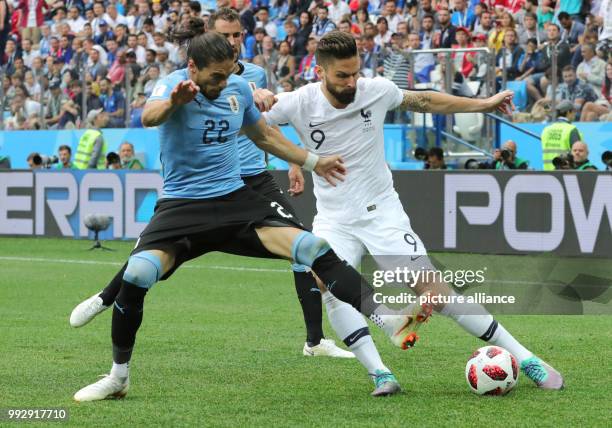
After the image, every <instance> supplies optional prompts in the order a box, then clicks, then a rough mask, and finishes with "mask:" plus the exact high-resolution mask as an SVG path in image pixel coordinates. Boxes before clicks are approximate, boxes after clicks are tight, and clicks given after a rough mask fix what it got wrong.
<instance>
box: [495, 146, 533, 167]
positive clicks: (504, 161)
mask: <svg viewBox="0 0 612 428" xmlns="http://www.w3.org/2000/svg"><path fill="white" fill-rule="evenodd" d="M516 151H517V149H516V143H515V142H514V141H512V140H508V141H506V142H505V143H504V144H503V145H502V147H501V149H495V151H494V152H493V159H494V162H493V165H492V167H493V169H527V167H528V166H529V162H528V161H526V160H525V159H521V158H519V157H518V156H516Z"/></svg>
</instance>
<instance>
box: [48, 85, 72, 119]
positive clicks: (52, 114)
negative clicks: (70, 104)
mask: <svg viewBox="0 0 612 428" xmlns="http://www.w3.org/2000/svg"><path fill="white" fill-rule="evenodd" d="M45 99H46V100H47V104H46V109H45V123H46V124H47V128H51V129H58V128H59V121H60V119H61V118H62V115H63V114H64V110H62V104H63V103H65V102H66V100H67V97H66V95H64V94H63V93H62V89H61V82H60V81H59V80H53V81H51V82H50V84H49V94H48V95H47V96H45ZM59 129H61V128H59Z"/></svg>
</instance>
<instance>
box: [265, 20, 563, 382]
mask: <svg viewBox="0 0 612 428" xmlns="http://www.w3.org/2000/svg"><path fill="white" fill-rule="evenodd" d="M316 57H317V66H316V72H317V74H318V75H319V77H320V80H321V82H319V83H312V84H309V85H306V86H304V87H302V88H300V89H298V90H296V91H294V92H289V93H283V94H279V95H278V96H277V102H276V104H274V106H273V107H272V108H271V110H270V111H269V112H267V113H266V115H265V116H266V120H267V122H268V123H269V124H270V125H280V124H286V123H288V124H291V125H292V126H293V127H294V128H295V130H296V131H297V133H298V135H299V136H300V139H301V141H302V142H303V143H304V145H305V147H306V149H308V150H309V151H310V152H313V153H316V154H318V155H321V156H325V155H328V154H332V153H337V154H340V155H341V156H342V158H343V160H344V163H345V165H346V167H347V170H348V171H349V173H348V175H347V179H346V180H345V181H344V182H343V183H340V184H339V185H338V186H337V187H332V186H330V185H329V184H328V183H326V182H325V180H324V179H322V178H320V177H317V176H313V181H314V193H315V196H316V199H317V215H316V217H315V219H314V223H313V233H315V234H316V235H317V236H320V237H322V238H324V239H326V240H327V242H328V243H329V244H330V245H331V247H332V248H333V249H334V251H336V253H337V254H338V255H339V256H340V257H341V258H343V259H344V260H345V261H347V262H348V263H349V264H351V265H352V266H354V267H356V266H357V265H358V264H359V263H360V261H361V257H362V256H363V255H364V253H365V252H366V251H368V252H369V253H370V254H371V255H372V256H374V258H375V259H376V257H377V256H403V258H404V259H405V265H409V266H410V267H411V268H412V269H415V268H417V266H415V262H416V263H419V266H418V268H421V267H426V268H427V269H433V267H432V266H431V264H430V262H429V259H428V258H427V252H426V249H425V247H424V246H423V243H422V242H421V240H420V239H419V237H418V235H417V234H416V233H414V231H413V230H412V228H411V226H410V220H409V218H408V216H407V215H406V213H405V212H404V209H403V207H402V204H401V202H400V200H399V197H398V195H397V193H396V192H395V190H394V188H393V179H392V176H391V172H390V171H389V168H388V167H387V165H386V163H385V155H384V134H383V123H384V118H385V114H386V113H387V111H389V110H393V109H396V108H400V109H403V110H412V111H417V112H431V113H442V114H450V113H456V112H489V111H495V110H499V111H507V110H508V109H509V108H511V107H512V101H511V99H512V95H513V93H512V92H511V91H503V92H501V93H498V94H496V95H495V96H493V97H490V98H486V99H472V98H462V97H455V96H452V95H448V94H443V93H439V92H435V91H405V90H401V89H399V88H398V87H397V86H396V85H395V84H394V83H392V82H391V81H389V80H387V79H384V78H382V77H376V78H360V77H359V70H360V59H359V55H358V53H357V48H356V45H355V41H354V38H353V37H352V36H351V35H347V34H343V33H341V32H338V31H334V32H330V33H328V34H326V35H325V36H324V37H323V38H321V40H320V41H319V45H318V48H317V51H316ZM378 260H380V261H383V260H385V257H380V258H379V259H378ZM383 263H384V262H383ZM415 291H416V293H417V294H419V295H422V294H423V293H433V294H436V295H437V294H442V295H452V294H454V291H453V290H452V289H451V288H450V287H449V286H448V285H446V284H444V283H439V282H435V281H433V282H429V283H426V282H424V281H421V282H420V283H418V284H416V286H415ZM434 309H435V310H436V311H437V312H439V313H440V314H442V315H444V316H447V317H450V318H452V319H454V320H455V321H456V322H457V323H458V324H459V325H460V326H461V327H463V328H464V329H465V330H466V331H468V332H469V333H470V334H472V335H474V336H476V337H479V338H480V339H482V340H485V341H487V342H489V343H490V344H493V345H498V346H501V347H503V348H506V349H507V350H508V351H510V352H511V353H512V354H514V356H515V357H516V358H517V359H518V360H519V362H520V364H521V369H522V370H523V372H524V373H525V375H527V376H528V377H529V378H530V379H532V380H533V381H534V382H535V383H536V384H537V385H538V386H539V387H541V388H544V389H560V388H562V387H563V377H562V376H561V375H560V373H558V372H557V371H556V370H555V369H554V368H552V367H551V366H550V365H548V364H546V363H545V362H544V361H542V360H541V359H539V358H538V357H536V356H535V355H534V354H533V353H532V352H530V351H529V350H528V349H526V348H525V347H524V346H523V345H521V344H520V343H519V342H518V341H517V340H516V339H515V338H514V337H513V336H512V335H511V334H510V333H509V332H508V331H507V330H506V329H505V328H504V327H503V326H502V325H501V324H499V323H498V322H497V321H496V320H495V319H494V318H493V316H492V315H491V314H490V313H488V312H487V311H486V309H485V308H483V307H482V306H480V305H476V304H459V303H450V304H446V305H443V304H440V305H436V306H435V307H434ZM393 318H394V316H392V315H388V316H383V317H381V316H380V314H372V315H370V319H371V320H372V321H374V322H375V323H376V324H377V325H379V326H380V327H383V329H385V324H386V323H389V322H392V321H393ZM337 333H338V335H339V336H340V337H344V335H343V332H337Z"/></svg>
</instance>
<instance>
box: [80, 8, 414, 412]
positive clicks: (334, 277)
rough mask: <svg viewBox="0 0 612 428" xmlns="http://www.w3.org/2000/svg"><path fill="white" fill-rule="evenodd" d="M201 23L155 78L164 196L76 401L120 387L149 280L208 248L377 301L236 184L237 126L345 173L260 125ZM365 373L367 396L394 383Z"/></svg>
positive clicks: (299, 161) (152, 113)
mask: <svg viewBox="0 0 612 428" xmlns="http://www.w3.org/2000/svg"><path fill="white" fill-rule="evenodd" d="M191 21H194V19H193V18H192V19H191ZM200 23H201V20H198V26H193V27H192V28H191V29H190V31H191V32H192V33H193V36H192V38H191V39H190V40H189V46H188V49H187V57H188V63H187V68H186V69H182V70H178V71H176V72H174V73H172V74H170V75H169V76H167V77H166V78H164V79H162V80H161V81H160V82H158V83H157V85H156V87H155V88H154V89H153V93H152V96H151V98H150V99H149V100H148V101H147V104H146V105H145V108H144V111H143V115H142V120H143V124H144V125H145V126H159V131H160V137H161V161H162V167H163V177H164V185H163V197H162V198H161V199H160V200H158V202H157V205H156V208H155V213H154V215H153V218H152V219H151V221H150V222H149V224H148V226H147V227H146V228H145V230H144V231H143V232H142V234H141V236H140V238H139V240H138V242H137V244H136V247H135V248H134V250H133V251H132V254H131V256H130V257H129V259H128V263H127V267H126V269H125V271H124V273H123V276H122V284H121V289H120V291H119V294H118V295H117V298H116V299H115V303H114V307H113V319H112V335H111V336H112V342H113V366H112V369H111V372H110V374H109V375H108V376H105V377H104V378H103V379H101V380H100V381H98V382H96V383H94V384H91V385H89V386H86V387H85V388H82V389H81V390H79V391H78V392H77V393H76V394H75V396H74V399H75V400H76V401H95V400H102V399H105V398H107V397H112V396H114V397H123V396H125V395H126V394H127V391H128V389H129V368H128V365H129V362H130V360H131V356H132V351H133V348H134V344H135V341H136V333H137V331H138V329H139V327H140V324H141V322H142V318H143V308H144V299H145V295H146V294H147V292H148V290H149V288H151V287H152V286H153V285H154V284H155V283H156V282H158V281H159V280H165V279H167V278H169V277H170V276H171V275H172V273H173V272H174V271H175V270H176V269H177V268H178V267H179V266H180V265H181V264H182V263H184V262H186V261H188V260H191V259H193V258H196V257H199V256H200V255H203V254H206V253H207V252H210V251H223V252H228V253H233V254H240V255H245V256H251V257H264V258H284V259H287V260H292V261H293V262H295V263H298V264H303V265H306V266H308V267H309V268H311V269H312V271H313V272H314V273H316V275H317V276H318V277H319V278H320V279H321V280H322V281H323V283H324V284H326V286H327V289H328V290H329V291H330V292H331V293H332V294H333V295H334V296H335V297H337V298H339V299H340V300H342V301H344V302H347V303H349V304H351V305H352V306H353V307H354V308H356V309H357V310H359V311H360V312H361V313H362V314H364V315H365V316H368V317H369V316H370V315H372V314H374V313H377V311H379V310H380V309H381V308H379V306H378V305H377V304H376V303H375V298H374V290H373V289H372V287H371V286H370V285H369V284H368V283H367V282H366V281H365V280H364V278H362V277H361V275H359V273H358V272H357V271H356V270H355V269H353V268H351V267H350V266H348V265H347V264H346V263H344V262H342V261H341V260H340V259H339V258H338V256H337V255H336V254H335V253H334V251H333V250H332V249H331V248H330V247H329V245H328V244H327V242H326V241H325V240H323V239H320V238H317V237H316V236H315V235H313V234H312V233H311V232H309V231H306V230H304V229H303V226H302V225H301V224H300V223H299V221H297V220H296V219H295V217H294V216H293V215H292V214H291V213H289V212H288V211H287V210H286V209H285V207H283V206H282V205H281V204H279V203H278V202H277V201H273V200H271V199H268V198H266V197H265V196H263V195H261V194H259V193H257V192H255V191H254V190H252V189H251V188H249V187H248V186H246V185H245V184H244V182H243V180H242V179H241V175H240V174H241V171H240V159H239V154H238V146H237V142H236V137H237V135H238V133H239V132H240V130H241V129H242V130H243V131H244V132H245V133H246V135H247V136H248V137H249V138H250V139H251V140H252V141H253V142H254V143H255V144H257V146H258V147H260V148H261V149H263V150H265V151H268V152H270V153H272V154H274V155H276V156H278V157H280V158H281V159H284V160H286V161H287V162H290V163H293V164H296V165H301V166H302V167H303V168H304V169H306V170H309V171H314V172H315V173H316V174H318V175H320V176H321V177H324V178H325V179H326V180H328V181H329V183H330V184H335V183H336V182H337V181H338V180H343V177H344V174H345V173H346V171H345V169H344V167H343V165H342V160H341V158H340V157H339V156H329V157H319V156H317V155H315V154H313V153H310V152H307V151H305V150H303V149H301V148H299V147H297V146H295V145H293V144H292V143H291V142H290V141H288V140H287V139H285V138H284V137H283V136H282V134H281V133H280V132H279V131H278V130H275V129H273V128H270V127H268V126H267V125H266V123H265V121H264V120H263V118H262V117H261V115H260V114H259V111H258V110H257V108H256V107H255V106H254V104H253V95H252V93H251V88H250V87H249V86H248V83H247V82H246V81H245V80H244V79H242V78H241V77H238V76H236V75H233V74H232V72H233V70H234V67H235V62H234V52H233V50H232V47H231V45H230V43H229V42H228V41H227V40H226V39H225V37H223V36H222V35H220V34H218V33H215V32H212V33H207V34H202V33H203V30H204V26H203V23H201V25H200ZM403 330H404V329H403V328H402V329H401V330H398V331H397V332H393V333H392V334H389V336H390V337H392V336H394V335H395V336H397V335H398V334H402V332H403ZM363 335H369V332H368V330H367V327H366V328H364V329H361V330H360V331H358V332H356V334H355V337H354V339H355V340H356V339H359V338H360V337H362V336H363ZM373 377H374V379H375V384H376V389H375V390H374V392H373V394H374V395H388V394H391V393H395V392H397V391H398V390H399V386H398V384H397V381H396V380H395V378H394V376H393V375H392V374H391V373H389V372H380V373H373Z"/></svg>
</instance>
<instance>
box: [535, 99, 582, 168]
mask: <svg viewBox="0 0 612 428" xmlns="http://www.w3.org/2000/svg"><path fill="white" fill-rule="evenodd" d="M575 118H576V110H575V108H574V105H573V104H572V103H571V101H568V100H562V101H561V102H559V104H558V105H557V121H556V122H555V123H553V124H551V125H548V126H547V127H546V128H544V130H543V131H542V163H543V165H544V171H552V170H554V169H555V167H554V165H553V163H552V160H553V159H554V158H556V157H557V156H559V155H562V154H565V153H568V152H569V151H570V150H571V149H572V144H574V143H575V142H576V141H580V140H582V135H581V134H580V131H578V128H577V127H576V125H572V123H571V122H572V120H574V119H575Z"/></svg>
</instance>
